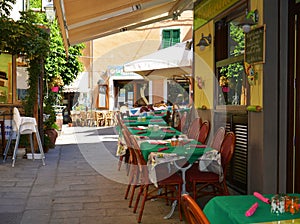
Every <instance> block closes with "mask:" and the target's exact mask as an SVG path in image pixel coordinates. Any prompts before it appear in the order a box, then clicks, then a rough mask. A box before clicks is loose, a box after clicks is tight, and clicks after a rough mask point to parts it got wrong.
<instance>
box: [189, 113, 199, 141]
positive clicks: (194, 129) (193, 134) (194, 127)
mask: <svg viewBox="0 0 300 224" xmlns="http://www.w3.org/2000/svg"><path fill="white" fill-rule="evenodd" d="M201 124H202V120H201V118H199V117H197V118H196V119H194V120H193V121H192V122H191V124H190V126H189V128H188V132H187V136H188V138H190V139H195V140H197V139H198V137H199V133H200V127H201Z"/></svg>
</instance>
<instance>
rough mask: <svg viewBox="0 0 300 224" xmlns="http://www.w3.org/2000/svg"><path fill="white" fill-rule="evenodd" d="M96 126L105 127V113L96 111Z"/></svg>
mask: <svg viewBox="0 0 300 224" xmlns="http://www.w3.org/2000/svg"><path fill="white" fill-rule="evenodd" d="M95 113H96V116H95V117H96V125H97V127H101V126H104V125H105V113H104V112H102V111H96V112H95Z"/></svg>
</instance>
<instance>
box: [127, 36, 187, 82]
mask: <svg viewBox="0 0 300 224" xmlns="http://www.w3.org/2000/svg"><path fill="white" fill-rule="evenodd" d="M191 46H192V42H191V40H190V41H186V42H182V43H178V44H175V45H174V46H171V47H168V48H164V49H161V50H158V51H156V52H154V53H152V54H149V55H146V56H144V57H141V58H140V59H137V60H134V61H131V62H128V63H126V64H124V71H125V72H135V73H138V74H140V75H142V76H144V77H148V78H150V79H154V78H159V77H167V78H172V77H173V76H184V75H189V74H191V73H192V60H193V50H192V49H191Z"/></svg>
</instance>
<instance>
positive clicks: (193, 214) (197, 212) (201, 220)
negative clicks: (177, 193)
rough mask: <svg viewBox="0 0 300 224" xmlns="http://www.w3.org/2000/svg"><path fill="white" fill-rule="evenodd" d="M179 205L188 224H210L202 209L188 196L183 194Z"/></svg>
mask: <svg viewBox="0 0 300 224" xmlns="http://www.w3.org/2000/svg"><path fill="white" fill-rule="evenodd" d="M181 205H182V208H183V211H184V215H185V218H186V220H187V223H188V224H209V223H210V222H209V221H208V219H207V217H206V215H205V214H204V212H203V211H202V209H201V208H200V207H199V205H198V204H197V203H196V202H195V200H194V199H193V198H192V197H191V196H190V195H188V194H183V195H182V196H181Z"/></svg>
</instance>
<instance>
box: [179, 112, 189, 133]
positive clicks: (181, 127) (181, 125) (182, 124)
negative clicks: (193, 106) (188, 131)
mask: <svg viewBox="0 0 300 224" xmlns="http://www.w3.org/2000/svg"><path fill="white" fill-rule="evenodd" d="M186 118H187V112H186V111H185V112H183V114H181V116H180V122H179V124H178V127H177V130H178V131H181V132H182V133H184V132H185V125H186Z"/></svg>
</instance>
